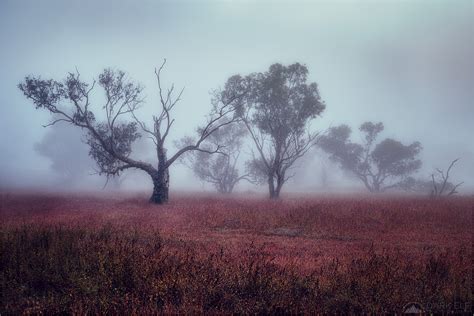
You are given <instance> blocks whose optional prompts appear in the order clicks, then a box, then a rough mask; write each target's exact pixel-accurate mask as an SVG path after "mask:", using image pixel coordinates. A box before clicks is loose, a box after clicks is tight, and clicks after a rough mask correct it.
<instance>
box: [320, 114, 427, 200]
mask: <svg viewBox="0 0 474 316" xmlns="http://www.w3.org/2000/svg"><path fill="white" fill-rule="evenodd" d="M383 129H384V126H383V124H382V123H372V122H366V123H364V124H362V125H361V126H360V130H361V131H362V132H363V133H364V136H365V142H364V143H363V144H356V143H353V142H351V141H350V135H351V128H350V127H349V126H347V125H341V126H337V127H332V128H330V129H329V131H328V133H327V134H326V135H322V136H321V137H320V139H319V142H318V144H319V146H320V147H321V148H322V149H323V150H324V151H325V152H327V153H328V154H329V155H330V158H331V160H333V161H335V162H336V163H338V164H339V165H340V166H341V167H342V168H343V169H344V170H346V171H349V172H351V173H353V174H354V175H355V176H356V177H357V178H358V179H359V180H361V181H362V182H363V183H364V185H365V187H366V188H367V189H368V190H369V191H371V192H381V191H384V190H386V189H389V188H393V187H397V186H399V185H400V181H403V179H405V178H406V177H408V176H409V175H410V174H412V173H413V172H415V171H417V170H418V169H419V168H420V167H421V161H420V160H419V159H417V155H418V154H419V152H420V151H421V144H420V143H419V142H414V143H412V144H410V145H403V144H402V143H400V142H399V141H396V140H394V139H391V138H386V139H384V140H383V141H381V142H379V143H378V144H375V140H376V139H377V136H378V135H379V133H380V132H381V131H383ZM387 181H390V183H389V184H386V182H387Z"/></svg>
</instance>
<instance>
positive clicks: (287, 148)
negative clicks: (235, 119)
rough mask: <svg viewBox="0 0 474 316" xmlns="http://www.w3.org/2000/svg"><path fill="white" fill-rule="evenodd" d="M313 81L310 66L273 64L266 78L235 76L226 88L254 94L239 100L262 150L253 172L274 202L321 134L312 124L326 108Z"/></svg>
mask: <svg viewBox="0 0 474 316" xmlns="http://www.w3.org/2000/svg"><path fill="white" fill-rule="evenodd" d="M307 77H308V69H307V68H306V66H305V65H302V64H299V63H295V64H292V65H289V66H284V65H281V64H273V65H271V66H270V68H269V69H268V71H266V72H263V73H253V74H250V75H248V76H246V77H242V76H240V75H235V76H233V77H231V78H229V80H228V84H227V85H226V90H225V91H226V93H227V94H228V95H233V94H236V93H239V92H240V91H245V90H248V91H249V93H247V94H246V95H245V97H244V98H242V99H240V100H239V101H240V105H241V108H240V109H239V112H238V113H239V114H240V115H241V118H242V120H243V123H244V125H245V126H246V128H247V130H248V131H249V134H250V137H251V139H252V140H253V143H254V144H255V148H256V153H255V152H254V153H253V159H252V160H251V161H250V162H249V163H248V164H247V168H248V171H249V173H250V174H251V175H252V177H253V179H254V180H255V181H257V182H260V183H267V184H268V190H269V195H270V198H278V197H279V195H280V191H281V189H282V187H283V184H284V183H285V182H286V181H287V180H288V179H289V178H290V177H291V176H292V174H290V172H291V168H292V167H293V166H294V163H295V162H296V161H297V160H298V159H299V158H301V157H302V156H303V155H304V154H305V153H306V152H307V151H308V149H309V148H311V146H312V145H313V144H314V143H315V141H316V137H317V135H318V134H317V133H315V132H314V131H312V130H311V129H310V123H311V121H312V120H313V119H315V118H316V117H317V116H318V115H320V114H321V113H322V112H323V111H324V109H325V104H324V102H323V101H322V100H321V97H320V95H319V91H318V86H317V84H316V83H307Z"/></svg>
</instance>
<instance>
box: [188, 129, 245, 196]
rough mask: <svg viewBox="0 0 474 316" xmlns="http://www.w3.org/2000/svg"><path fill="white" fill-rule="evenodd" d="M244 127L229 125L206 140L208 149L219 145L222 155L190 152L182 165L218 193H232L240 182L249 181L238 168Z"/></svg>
mask: <svg viewBox="0 0 474 316" xmlns="http://www.w3.org/2000/svg"><path fill="white" fill-rule="evenodd" d="M245 134H246V130H245V127H243V126H242V125H240V124H230V125H227V126H225V127H223V128H220V129H219V130H218V131H216V132H215V133H213V134H212V135H211V136H209V137H208V139H207V140H206V144H205V145H204V147H205V146H208V147H209V148H212V147H215V146H216V145H217V144H221V145H222V146H223V147H222V149H221V151H222V152H223V154H219V155H210V154H208V153H206V152H202V151H193V152H190V153H189V154H188V155H187V157H186V158H185V159H183V160H184V163H185V164H186V165H187V166H188V167H190V168H191V169H192V170H193V172H194V174H195V175H196V176H197V177H198V178H199V179H200V180H201V181H204V182H208V183H211V184H212V185H213V186H214V187H215V188H216V189H217V191H218V192H220V193H232V191H233V189H234V187H235V186H236V185H237V183H239V182H240V181H242V180H247V181H250V178H249V175H248V174H240V172H239V168H238V162H239V158H240V157H241V149H242V145H243V139H244V136H245Z"/></svg>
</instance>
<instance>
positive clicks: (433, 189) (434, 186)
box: [400, 158, 464, 198]
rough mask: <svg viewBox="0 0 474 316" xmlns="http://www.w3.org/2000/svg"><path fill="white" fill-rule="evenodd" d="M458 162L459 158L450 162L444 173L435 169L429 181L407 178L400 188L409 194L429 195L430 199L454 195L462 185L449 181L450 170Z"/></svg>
mask: <svg viewBox="0 0 474 316" xmlns="http://www.w3.org/2000/svg"><path fill="white" fill-rule="evenodd" d="M458 161H459V158H458V159H455V160H453V161H451V164H450V165H449V167H448V169H447V170H446V172H445V171H444V170H441V169H439V168H436V173H433V174H431V179H430V180H428V179H416V178H414V177H408V178H406V179H405V180H404V181H402V182H401V183H400V188H401V189H403V190H405V191H409V192H415V193H421V194H429V195H430V196H431V197H432V198H437V197H442V196H452V195H455V194H457V193H458V191H457V189H458V188H459V187H460V186H461V185H462V184H463V183H464V182H459V183H457V184H454V183H452V182H450V181H449V177H450V172H451V169H452V168H453V167H454V165H455V164H456V163H457V162H458Z"/></svg>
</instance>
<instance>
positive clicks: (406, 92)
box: [0, 0, 474, 189]
mask: <svg viewBox="0 0 474 316" xmlns="http://www.w3.org/2000/svg"><path fill="white" fill-rule="evenodd" d="M473 3H474V2H473V1H472V0H465V1H463V0H454V1H433V0H426V1H304V2H303V1H290V0H287V1H237V0H236V1H231V0H227V1H199V0H195V1H117V0H115V1H47V0H42V1H21V0H11V1H10V0H2V1H0V40H1V41H0V43H1V48H0V66H1V67H0V69H1V71H0V129H1V131H0V132H1V133H0V144H1V155H0V185H1V186H43V185H49V184H50V183H53V182H54V181H53V179H52V176H51V161H50V160H49V159H48V158H47V157H44V156H42V155H40V153H39V152H38V150H35V144H38V143H40V142H41V141H42V140H43V139H44V137H45V135H46V133H47V132H48V131H47V129H45V128H43V127H42V124H45V123H47V122H48V120H49V116H48V114H47V113H42V112H41V111H37V110H35V109H34V106H33V105H32V104H31V102H29V101H28V100H26V99H25V97H24V96H23V95H22V94H21V92H20V91H19V90H18V89H17V87H16V85H17V84H18V83H19V82H20V81H21V80H22V79H23V78H24V76H26V75H29V74H34V75H41V76H42V77H43V78H54V79H62V78H63V77H64V75H65V74H66V73H67V72H68V71H73V70H74V69H75V67H77V69H78V70H79V71H80V72H81V77H82V78H83V79H87V80H90V81H92V79H93V78H94V77H96V76H97V75H98V73H100V71H101V70H102V69H103V68H105V67H115V68H120V69H123V70H125V71H126V72H127V73H128V74H129V75H130V77H132V78H133V79H135V80H137V81H139V82H141V83H142V84H143V85H144V86H145V93H146V96H147V99H146V100H147V105H146V106H145V108H143V109H142V110H141V112H140V113H139V114H140V116H141V117H144V118H146V117H149V116H150V115H151V114H152V113H154V112H153V111H154V109H156V107H157V106H158V104H157V91H156V85H155V82H154V74H153V69H154V67H155V66H158V65H160V64H161V62H162V60H163V58H167V60H168V63H167V65H166V68H165V72H164V74H163V79H164V81H165V82H166V83H173V82H174V83H175V85H177V86H178V87H181V86H184V87H185V93H184V95H183V100H182V102H181V103H180V104H179V105H178V106H177V107H176V110H175V112H174V116H175V118H176V125H175V129H174V130H173V134H172V135H171V136H172V138H174V139H178V138H180V137H182V136H184V135H189V134H192V132H193V130H194V128H195V126H197V125H198V124H199V123H200V122H203V121H204V115H205V113H206V112H207V111H208V109H209V106H210V102H209V100H210V96H209V92H210V91H211V90H213V89H215V88H218V87H219V86H222V85H223V84H224V83H225V81H226V79H227V78H228V77H229V76H231V75H233V74H236V73H240V74H244V75H245V74H248V73H251V72H255V71H265V70H266V69H267V68H268V67H269V66H270V65H271V64H272V63H274V62H281V63H284V64H289V63H293V62H301V63H304V64H306V65H307V67H308V69H309V78H310V80H311V81H314V82H317V83H318V84H319V87H320V93H321V96H322V98H323V99H324V100H325V102H326V104H327V108H326V111H325V112H324V113H323V116H322V118H320V119H318V120H317V121H316V122H315V127H316V128H319V129H321V130H324V129H326V128H328V127H329V126H334V125H338V124H341V123H346V124H349V125H351V126H352V127H354V129H356V128H357V126H358V125H360V124H361V123H362V122H364V121H366V120H373V121H382V122H384V124H385V127H386V130H385V132H384V134H383V136H385V137H394V138H397V139H400V140H401V141H403V142H404V143H409V142H412V141H415V140H418V141H420V142H421V143H422V144H423V147H424V149H423V154H422V158H423V161H424V166H423V170H422V171H421V172H420V174H421V175H426V174H428V175H429V174H430V173H431V171H432V169H433V168H434V167H442V168H444V167H446V166H447V165H448V164H449V162H450V161H451V160H452V159H454V158H457V157H461V161H460V163H459V166H458V169H456V170H455V172H454V173H453V176H454V177H456V178H457V179H460V180H463V181H466V185H465V188H469V187H473V186H474V184H473V180H472V179H473V178H474V141H473V131H474V127H473V125H474V102H473V99H474V62H473V57H474V39H473V37H474V35H473V34H474V33H473V26H474V25H473V24H474V9H473ZM76 136H77V135H76ZM77 137H78V136H77ZM356 139H357V138H356ZM169 146H170V151H171V152H173V151H174V149H173V148H172V147H173V145H172V141H170V142H169ZM142 149H143V148H142ZM83 150H87V149H86V148H85V147H83ZM314 159H317V157H315V158H314ZM314 159H313V160H314ZM310 160H311V159H310ZM314 164H315V163H314V162H313V163H312V164H310V165H314ZM316 164H317V163H316ZM308 169H311V168H310V166H308ZM311 172H312V171H311V170H310V171H309V173H311ZM315 172H317V171H315ZM172 175H173V176H174V177H173V179H172V182H171V185H172V188H174V189H176V188H178V189H179V188H188V187H196V188H198V187H199V184H198V183H197V182H193V181H191V180H189V177H190V176H191V173H190V172H188V171H187V170H186V169H184V168H183V167H180V166H175V167H173V170H172ZM97 185H98V187H100V184H97ZM309 186H311V184H309Z"/></svg>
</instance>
